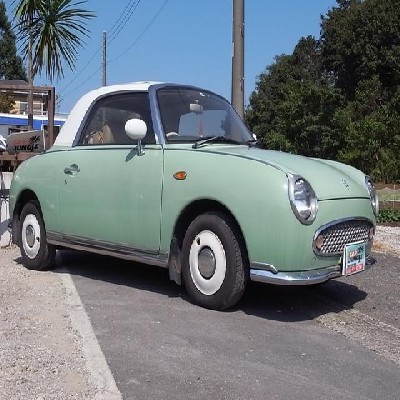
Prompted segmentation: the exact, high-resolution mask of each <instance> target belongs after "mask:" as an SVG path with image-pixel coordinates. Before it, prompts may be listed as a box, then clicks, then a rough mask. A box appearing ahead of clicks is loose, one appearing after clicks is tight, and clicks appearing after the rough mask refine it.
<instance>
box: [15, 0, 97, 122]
mask: <svg viewBox="0 0 400 400" xmlns="http://www.w3.org/2000/svg"><path fill="white" fill-rule="evenodd" d="M14 3H15V4H16V6H15V10H14V13H15V17H16V20H17V30H18V32H19V38H20V40H21V41H22V46H23V49H24V52H25V54H26V58H27V61H28V83H29V84H30V85H31V86H32V85H33V80H34V78H35V76H36V74H37V73H40V72H42V71H44V72H45V74H46V77H47V78H48V79H50V80H51V81H52V80H54V78H59V77H63V76H64V68H63V64H64V62H66V63H67V64H68V66H69V68H70V69H71V70H73V69H74V66H75V62H76V60H77V56H78V49H79V47H82V46H83V39H82V37H83V36H88V33H89V31H88V29H87V28H86V26H85V23H86V21H87V20H89V19H90V18H93V17H94V14H93V13H92V12H90V11H87V10H85V9H82V8H80V7H81V5H82V4H84V3H86V1H75V0H14ZM32 122H33V98H32V92H30V96H28V125H29V128H28V129H32Z"/></svg>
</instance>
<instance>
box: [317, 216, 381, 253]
mask: <svg viewBox="0 0 400 400" xmlns="http://www.w3.org/2000/svg"><path fill="white" fill-rule="evenodd" d="M350 221H367V222H369V223H370V224H371V225H372V227H373V228H374V234H375V228H376V227H375V224H374V223H373V222H372V221H371V220H370V219H368V218H365V217H349V218H341V219H336V220H335V221H331V222H329V223H327V224H325V225H322V226H320V227H319V228H318V229H317V230H316V231H315V233H314V237H313V241H312V248H313V251H314V254H316V255H317V256H319V257H334V256H339V255H341V254H342V252H337V253H329V254H325V253H320V252H319V251H318V249H317V248H316V246H315V240H316V239H317V237H318V236H319V235H320V233H321V232H322V231H324V230H325V229H328V228H330V227H331V226H334V225H338V224H341V223H343V222H350ZM366 243H367V246H371V244H372V240H367V242H366ZM348 244H351V243H348Z"/></svg>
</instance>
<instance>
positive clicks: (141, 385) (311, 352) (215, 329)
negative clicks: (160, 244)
mask: <svg viewBox="0 0 400 400" xmlns="http://www.w3.org/2000/svg"><path fill="white" fill-rule="evenodd" d="M377 259H378V264H377V266H375V267H374V268H373V269H371V270H369V271H366V272H365V273H363V274H359V275H357V276H353V277H350V278H345V279H340V280H336V281H330V282H328V283H326V284H323V285H319V286H318V287H274V286H269V285H268V286H267V285H262V284H254V283H251V284H250V285H249V287H248V289H247V292H246V294H245V296H244V298H243V300H242V301H241V303H240V304H239V305H238V306H237V307H236V308H235V309H233V310H231V311H228V312H215V311H209V310H205V309H202V308H200V307H197V306H194V305H192V304H191V303H190V302H189V301H188V299H187V296H186V294H185V292H184V290H183V289H181V288H180V287H178V286H176V285H175V284H174V283H172V282H170V281H169V279H168V272H167V271H166V270H163V269H158V268H153V267H149V266H145V265H141V264H134V263H129V262H124V261H120V260H117V259H112V258H106V257H99V256H93V255H89V254H86V253H80V252H64V253H63V265H64V266H67V268H68V270H69V272H70V274H71V275H72V278H73V281H74V283H75V286H76V288H77V290H78V293H79V295H80V297H81V300H82V303H83V305H84V306H85V309H86V312H87V314H88V316H89V318H90V320H91V322H92V325H93V329H94V331H95V334H96V336H97V339H98V341H99V343H100V346H101V349H102V351H103V353H104V355H105V357H106V360H107V362H108V364H109V366H110V368H111V371H112V373H113V375H114V378H115V381H116V383H117V386H118V388H119V390H120V391H121V393H122V395H123V397H124V399H157V400H159V399H201V400H204V399H205V398H207V399H287V400H290V399H296V400H298V399H380V400H383V399H400V354H399V351H400V349H399V347H400V345H399V343H400V334H399V332H400V321H399V319H398V317H399V312H398V310H399V308H400V289H399V288H400V259H398V258H395V257H391V256H388V255H387V256H385V255H383V254H379V255H377Z"/></svg>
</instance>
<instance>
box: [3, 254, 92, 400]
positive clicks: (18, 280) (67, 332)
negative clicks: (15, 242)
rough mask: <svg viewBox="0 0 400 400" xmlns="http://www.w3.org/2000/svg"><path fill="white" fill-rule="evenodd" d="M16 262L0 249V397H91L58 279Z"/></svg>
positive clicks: (10, 399) (11, 399) (15, 257)
mask: <svg viewBox="0 0 400 400" xmlns="http://www.w3.org/2000/svg"><path fill="white" fill-rule="evenodd" d="M18 259H19V250H18V249H17V248H15V247H14V248H9V249H0V337H1V341H0V399H4V400H6V399H7V400H14V399H18V400H19V399H21V400H22V399H24V400H25V399H27V400H30V399H32V400H33V399H34V400H41V399H43V400H44V399H46V400H47V399H63V400H64V399H79V400H81V399H93V398H95V396H96V390H95V389H96V388H95V386H94V383H93V382H92V380H91V374H90V373H89V372H88V370H87V368H86V361H85V358H84V354H83V351H82V341H81V338H80V336H79V335H78V334H77V332H76V331H75V330H74V329H73V328H72V325H71V320H70V310H69V308H68V306H67V302H66V292H65V288H64V287H63V285H62V283H61V280H60V277H59V275H57V274H54V273H51V272H36V271H28V270H26V269H25V268H24V267H22V266H21V265H20V264H18Z"/></svg>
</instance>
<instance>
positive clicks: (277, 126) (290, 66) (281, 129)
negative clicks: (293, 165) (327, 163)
mask: <svg viewBox="0 0 400 400" xmlns="http://www.w3.org/2000/svg"><path fill="white" fill-rule="evenodd" d="M341 102H342V97H341V95H340V91H338V90H336V89H335V88H334V87H333V86H332V85H331V83H330V79H329V76H328V75H326V74H325V71H324V70H323V68H322V60H321V51H320V45H319V42H318V41H317V40H316V39H314V38H312V37H307V38H302V39H300V41H299V43H298V44H297V46H296V48H295V49H294V51H293V54H292V55H283V56H279V57H276V58H275V63H274V64H272V65H270V66H269V67H268V68H267V70H266V71H265V72H264V73H262V74H261V75H260V76H259V77H258V81H257V88H256V91H255V92H253V93H252V95H251V97H250V104H249V107H248V108H247V110H246V121H247V123H248V125H249V126H250V127H251V129H252V130H253V132H254V133H255V134H256V135H257V137H258V138H259V139H260V140H262V141H263V142H264V143H265V144H266V146H267V147H268V148H271V149H276V150H283V151H289V152H295V153H300V154H304V155H307V156H318V157H329V158H332V157H335V156H336V153H337V151H338V148H339V147H340V143H341V142H340V139H341V137H340V132H338V131H337V129H336V126H335V112H336V109H337V107H338V106H339V105H340V104H341Z"/></svg>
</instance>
